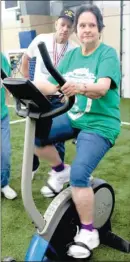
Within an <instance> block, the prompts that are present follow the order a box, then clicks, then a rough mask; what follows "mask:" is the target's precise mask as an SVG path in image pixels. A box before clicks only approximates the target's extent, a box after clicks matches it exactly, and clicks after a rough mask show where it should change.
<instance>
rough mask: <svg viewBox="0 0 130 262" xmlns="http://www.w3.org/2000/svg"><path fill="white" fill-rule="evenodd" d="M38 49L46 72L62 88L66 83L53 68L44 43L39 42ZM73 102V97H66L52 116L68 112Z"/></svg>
mask: <svg viewBox="0 0 130 262" xmlns="http://www.w3.org/2000/svg"><path fill="white" fill-rule="evenodd" d="M38 48H39V51H40V54H41V57H42V59H43V62H44V64H45V66H46V68H47V70H48V72H49V73H50V74H51V75H52V76H53V77H54V79H55V80H56V81H57V83H58V84H59V85H60V86H63V85H64V84H65V83H66V80H65V79H64V78H63V77H62V76H61V74H60V73H59V72H58V71H57V70H56V68H55V67H54V65H53V64H52V61H51V59H50V56H49V54H48V51H47V48H46V45H45V43H44V42H40V43H39V44H38ZM59 92H60V93H62V91H60V90H59ZM74 102H75V96H71V97H70V98H68V97H66V101H65V104H64V105H63V106H61V107H59V108H58V109H55V110H54V111H53V113H52V114H53V116H54V115H55V116H56V115H58V114H60V113H61V112H62V113H64V112H66V111H67V110H69V109H70V108H71V107H72V105H73V104H74Z"/></svg>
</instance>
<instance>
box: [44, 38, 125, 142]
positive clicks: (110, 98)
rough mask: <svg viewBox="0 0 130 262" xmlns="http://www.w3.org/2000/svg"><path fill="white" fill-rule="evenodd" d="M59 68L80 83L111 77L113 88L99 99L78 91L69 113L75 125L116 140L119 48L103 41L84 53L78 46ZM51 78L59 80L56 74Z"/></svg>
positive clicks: (118, 119) (67, 77)
mask: <svg viewBox="0 0 130 262" xmlns="http://www.w3.org/2000/svg"><path fill="white" fill-rule="evenodd" d="M58 70H59V72H61V74H62V75H63V77H64V78H65V79H66V80H67V81H72V82H78V83H86V84H87V83H96V82H97V80H98V79H99V78H111V80H112V82H111V88H110V89H109V90H108V91H107V93H106V94H105V96H103V97H101V98H99V99H90V98H87V97H86V96H83V95H76V99H75V104H74V105H73V107H72V108H71V109H70V110H69V111H68V116H69V118H70V120H71V123H72V126H73V127H75V128H79V129H82V130H86V131H87V132H94V133H97V134H99V135H101V136H103V137H106V138H108V139H109V140H110V142H111V143H112V144H114V143H115V139H116V138H117V136H118V135H119V133H120V110H119V103H120V96H119V90H118V89H119V84H120V64H119V59H118V56H117V53H116V51H115V49H114V48H112V47H110V46H108V45H105V44H103V43H100V46H99V47H98V48H97V49H96V50H95V51H94V52H93V53H92V54H90V55H88V56H84V55H82V52H81V48H80V47H77V48H75V49H74V50H72V51H70V52H68V53H67V54H66V56H65V57H64V59H63V60H62V62H61V63H60V65H59V67H58ZM48 80H49V81H50V82H51V83H53V84H57V82H56V81H55V80H54V78H52V77H50V78H49V79H48Z"/></svg>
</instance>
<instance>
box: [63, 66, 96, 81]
mask: <svg viewBox="0 0 130 262" xmlns="http://www.w3.org/2000/svg"><path fill="white" fill-rule="evenodd" d="M64 77H65V79H66V80H67V81H72V82H77V83H94V82H95V80H96V77H95V75H94V74H93V73H91V72H90V71H89V68H78V69H75V70H74V71H72V72H68V73H66V74H64Z"/></svg>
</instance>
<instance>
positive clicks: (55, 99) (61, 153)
mask: <svg viewBox="0 0 130 262" xmlns="http://www.w3.org/2000/svg"><path fill="white" fill-rule="evenodd" d="M50 101H51V102H52V105H53V107H54V108H58V107H60V106H61V105H62V104H61V102H60V100H59V98H58V97H56V96H52V97H51V99H50ZM54 145H55V147H56V149H57V151H58V153H59V156H60V158H61V160H62V162H64V158H65V145H64V142H57V143H55V144H54ZM39 164H40V163H39V159H38V157H37V156H36V155H34V157H33V171H35V170H36V169H37V168H38V166H39Z"/></svg>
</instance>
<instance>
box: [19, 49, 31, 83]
mask: <svg viewBox="0 0 130 262" xmlns="http://www.w3.org/2000/svg"><path fill="white" fill-rule="evenodd" d="M29 60H30V57H29V56H28V55H27V54H26V53H25V54H23V56H22V64H21V68H20V71H21V74H22V75H23V77H25V78H29Z"/></svg>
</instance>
